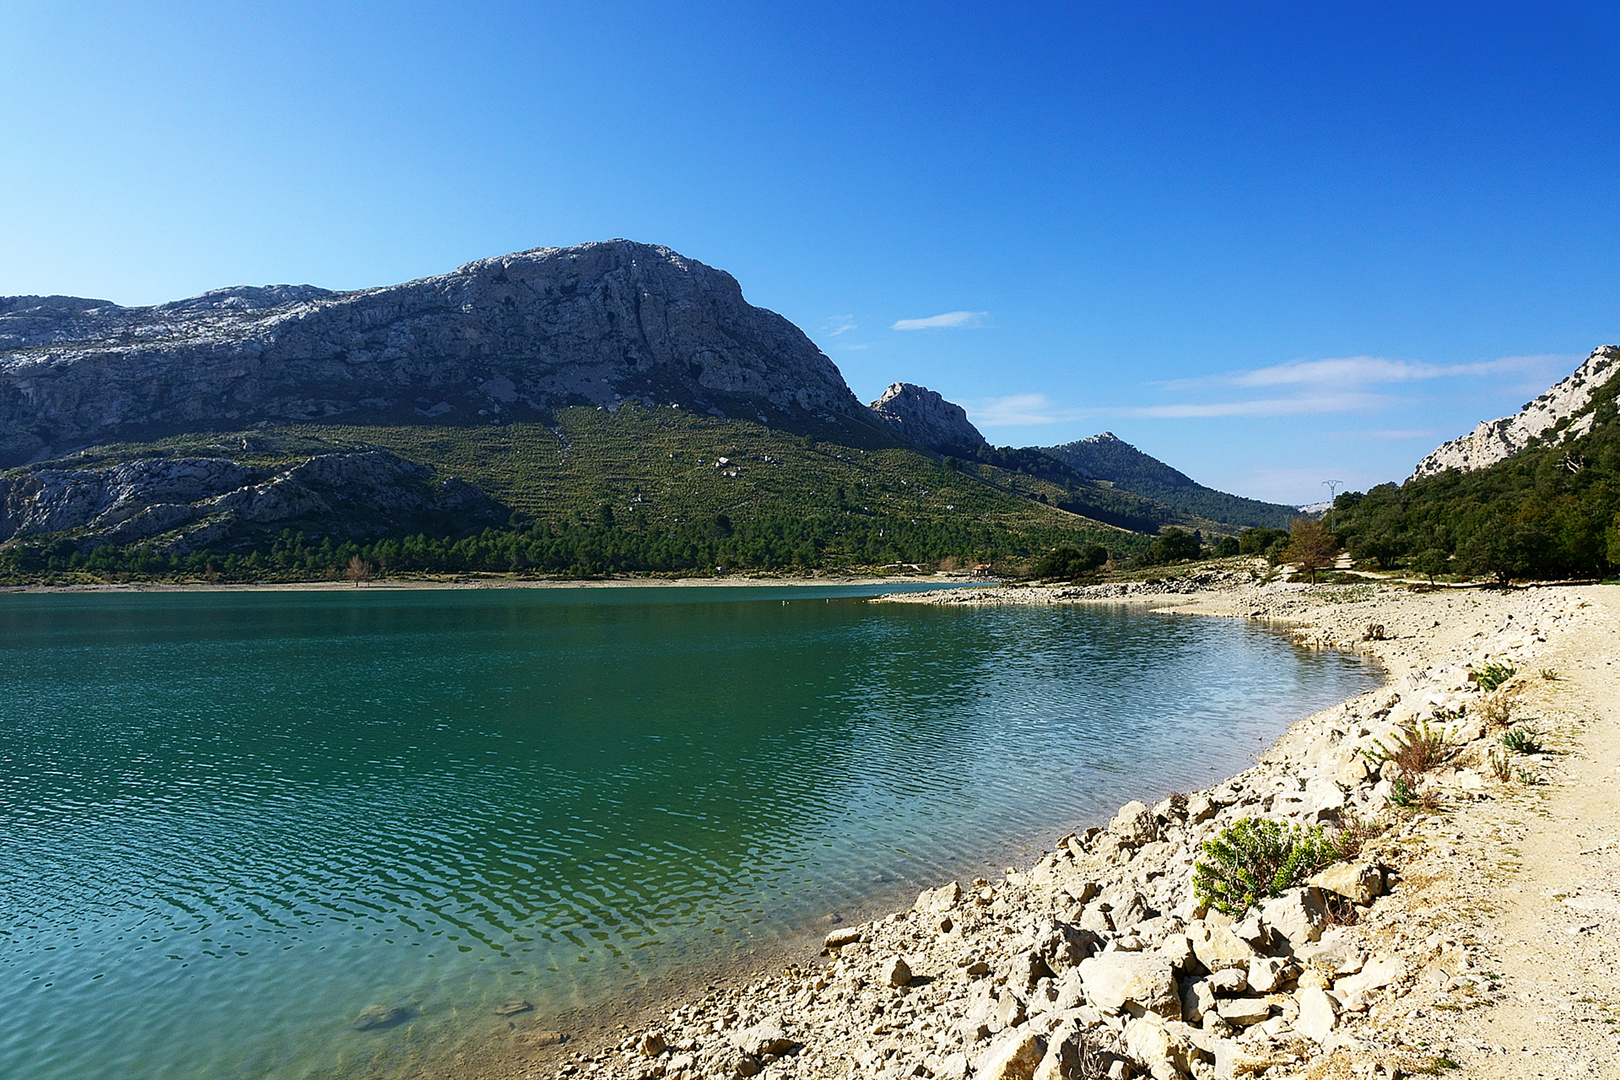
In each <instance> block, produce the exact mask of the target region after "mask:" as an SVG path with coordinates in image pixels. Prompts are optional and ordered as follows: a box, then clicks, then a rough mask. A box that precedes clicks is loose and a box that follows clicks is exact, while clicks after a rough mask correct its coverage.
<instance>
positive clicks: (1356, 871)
mask: <svg viewBox="0 0 1620 1080" xmlns="http://www.w3.org/2000/svg"><path fill="white" fill-rule="evenodd" d="M1309 883H1310V884H1311V885H1314V886H1316V887H1317V888H1318V889H1322V890H1324V891H1326V892H1330V893H1334V894H1336V895H1338V896H1342V897H1344V898H1345V899H1346V900H1349V901H1351V902H1352V903H1356V904H1370V903H1372V902H1373V900H1374V899H1375V898H1376V897H1378V896H1380V895H1382V894H1383V891H1384V872H1383V871H1382V870H1380V869H1379V868H1378V867H1377V866H1374V865H1373V864H1372V863H1347V862H1345V863H1335V864H1334V865H1332V866H1330V867H1328V868H1327V869H1326V870H1323V871H1321V872H1320V873H1318V874H1317V875H1316V876H1315V877H1313V878H1311V880H1310V882H1309Z"/></svg>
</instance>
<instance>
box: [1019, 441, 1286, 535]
mask: <svg viewBox="0 0 1620 1080" xmlns="http://www.w3.org/2000/svg"><path fill="white" fill-rule="evenodd" d="M1041 452H1042V453H1044V454H1047V455H1048V456H1050V457H1052V458H1055V459H1057V460H1058V461H1061V462H1063V463H1064V464H1065V465H1067V466H1069V467H1070V468H1072V469H1074V470H1075V471H1076V472H1078V473H1080V474H1081V475H1083V476H1088V477H1091V478H1093V479H1097V480H1106V481H1108V482H1109V483H1111V484H1113V485H1114V486H1115V487H1117V488H1121V489H1123V490H1125V491H1130V492H1134V493H1135V494H1138V495H1142V496H1146V497H1147V498H1150V499H1155V500H1157V501H1159V502H1161V503H1163V504H1165V505H1166V506H1169V507H1172V508H1174V509H1176V510H1179V511H1180V512H1182V513H1184V514H1192V515H1196V516H1198V517H1202V518H1207V519H1209V520H1211V521H1217V522H1222V523H1225V524H1228V525H1235V526H1240V527H1245V528H1246V527H1251V526H1257V525H1258V526H1265V527H1267V528H1274V529H1276V528H1286V527H1287V525H1288V522H1289V521H1290V520H1292V519H1293V518H1294V517H1296V516H1298V511H1297V510H1296V509H1295V508H1294V507H1292V506H1284V505H1282V504H1280V503H1268V502H1262V501H1261V500H1259V499H1246V498H1244V497H1243V496H1241V495H1229V494H1227V493H1226V492H1224V491H1217V490H1215V489H1214V488H1210V487H1205V486H1204V485H1203V484H1200V483H1198V482H1197V481H1196V480H1194V479H1193V478H1192V477H1190V476H1188V475H1187V474H1186V473H1184V472H1181V471H1180V470H1179V469H1173V468H1171V467H1170V466H1169V465H1166V464H1165V463H1164V462H1162V461H1160V460H1159V459H1158V458H1155V457H1153V456H1151V455H1149V454H1144V453H1143V452H1142V451H1140V450H1138V449H1137V448H1136V447H1134V446H1132V445H1131V444H1130V443H1128V442H1126V441H1125V440H1123V439H1121V438H1119V437H1118V436H1117V435H1115V434H1114V433H1113V432H1111V431H1105V432H1103V433H1102V434H1101V435H1093V436H1091V437H1090V438H1086V439H1080V440H1078V441H1076V442H1071V443H1064V444H1063V445H1062V446H1045V447H1042V448H1041Z"/></svg>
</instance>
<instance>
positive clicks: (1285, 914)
mask: <svg viewBox="0 0 1620 1080" xmlns="http://www.w3.org/2000/svg"><path fill="white" fill-rule="evenodd" d="M1260 919H1261V922H1263V923H1264V924H1265V925H1266V926H1267V927H1269V928H1270V929H1271V931H1272V934H1273V936H1274V937H1280V938H1281V939H1282V940H1283V941H1285V942H1286V943H1287V944H1288V948H1289V951H1293V950H1294V949H1299V948H1303V947H1304V946H1305V945H1307V944H1309V943H1310V942H1313V941H1315V940H1317V939H1318V938H1320V937H1321V936H1322V930H1323V928H1324V927H1326V926H1327V901H1326V898H1325V897H1324V896H1323V895H1322V890H1321V889H1318V888H1316V887H1315V886H1311V885H1307V886H1304V887H1302V888H1295V889H1288V890H1286V891H1285V892H1283V893H1282V894H1281V895H1280V896H1277V897H1274V898H1273V899H1271V900H1267V901H1266V902H1265V903H1264V904H1261V905H1260Z"/></svg>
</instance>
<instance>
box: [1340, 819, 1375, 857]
mask: <svg viewBox="0 0 1620 1080" xmlns="http://www.w3.org/2000/svg"><path fill="white" fill-rule="evenodd" d="M1388 828H1389V826H1388V825H1387V824H1386V823H1385V822H1383V821H1380V820H1379V819H1378V818H1376V817H1366V816H1364V815H1362V814H1350V815H1348V816H1346V817H1345V818H1344V819H1343V821H1341V822H1340V824H1339V831H1338V833H1337V834H1335V835H1334V837H1333V845H1334V847H1335V848H1336V849H1337V850H1338V852H1339V858H1341V859H1353V858H1355V857H1356V856H1357V855H1360V854H1361V851H1362V849H1363V848H1365V847H1366V846H1367V845H1368V844H1370V843H1372V842H1373V841H1374V840H1376V839H1378V838H1379V837H1380V836H1382V835H1384V832H1385V830H1386V829H1388Z"/></svg>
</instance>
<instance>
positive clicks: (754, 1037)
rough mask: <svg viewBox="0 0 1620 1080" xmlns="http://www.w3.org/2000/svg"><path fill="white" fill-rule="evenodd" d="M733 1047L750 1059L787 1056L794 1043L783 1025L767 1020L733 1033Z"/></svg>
mask: <svg viewBox="0 0 1620 1080" xmlns="http://www.w3.org/2000/svg"><path fill="white" fill-rule="evenodd" d="M731 1045H732V1046H734V1047H736V1048H737V1049H738V1050H741V1051H742V1052H743V1053H745V1054H747V1055H749V1056H750V1057H764V1056H765V1055H766V1054H785V1053H787V1052H788V1051H789V1050H792V1049H793V1046H794V1043H793V1040H792V1039H790V1038H788V1033H787V1032H786V1031H784V1030H783V1029H782V1025H781V1024H778V1023H775V1022H774V1021H770V1020H767V1021H765V1022H764V1023H760V1024H755V1025H754V1026H753V1027H746V1028H742V1029H741V1030H739V1031H735V1032H733V1033H732V1035H731Z"/></svg>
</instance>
